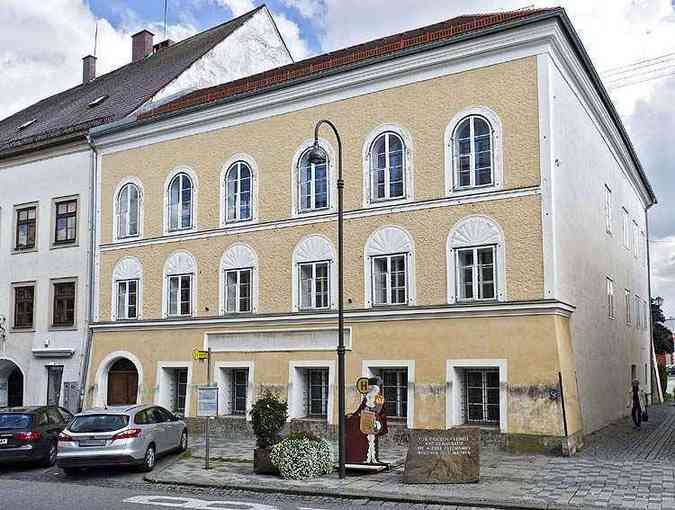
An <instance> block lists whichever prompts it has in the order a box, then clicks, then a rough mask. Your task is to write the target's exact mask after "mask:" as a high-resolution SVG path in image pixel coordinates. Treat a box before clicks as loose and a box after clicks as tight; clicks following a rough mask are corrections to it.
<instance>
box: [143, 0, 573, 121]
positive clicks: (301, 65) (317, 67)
mask: <svg viewBox="0 0 675 510" xmlns="http://www.w3.org/2000/svg"><path fill="white" fill-rule="evenodd" d="M557 10H560V8H545V9H521V10H517V11H506V12H498V13H489V14H473V15H466V16H458V17H456V18H452V19H449V20H447V21H443V22H440V23H436V24H434V25H429V26H426V27H423V28H418V29H415V30H410V31H408V32H402V33H400V34H396V35H391V36H388V37H384V38H381V39H376V40H373V41H369V42H366V43H363V44H359V45H356V46H351V47H349V48H344V49H341V50H337V51H334V52H331V53H326V54H323V55H318V56H316V57H312V58H308V59H305V60H301V61H300V62H295V63H293V64H288V65H285V66H282V67H278V68H275V69H271V70H269V71H265V72H263V73H259V74H255V75H253V76H249V77H246V78H242V79H239V80H236V81H232V82H228V83H224V84H221V85H216V86H214V87H208V88H205V89H201V90H197V91H194V92H192V93H190V94H187V95H185V96H183V97H181V98H179V99H176V100H174V101H171V102H169V103H166V104H163V105H161V106H158V107H157V108H155V109H152V110H148V111H146V112H144V113H142V114H141V115H139V119H147V118H150V117H155V116H158V115H161V114H164V113H169V112H174V111H178V110H182V109H185V108H190V107H194V106H198V105H204V104H208V103H212V102H215V101H219V100H221V99H225V98H230V97H234V96H237V95H240V94H251V93H260V92H263V91H265V90H266V89H270V88H272V87H275V86H278V85H282V84H290V83H292V82H294V81H296V80H299V79H311V78H319V77H320V76H321V75H322V74H324V73H325V72H326V71H336V70H339V69H340V68H343V67H347V66H350V65H354V64H357V63H362V62H364V61H367V60H369V59H375V58H379V57H385V56H392V55H394V54H396V53H398V52H401V51H403V50H406V49H409V48H416V47H423V46H424V45H429V44H432V43H436V42H439V41H443V40H449V39H452V38H455V37H458V36H460V35H465V34H468V33H470V32H475V31H479V30H484V29H487V28H492V27H495V26H497V25H501V24H504V23H507V22H510V21H515V20H519V19H523V18H529V17H533V16H536V15H539V14H544V13H550V12H553V11H557Z"/></svg>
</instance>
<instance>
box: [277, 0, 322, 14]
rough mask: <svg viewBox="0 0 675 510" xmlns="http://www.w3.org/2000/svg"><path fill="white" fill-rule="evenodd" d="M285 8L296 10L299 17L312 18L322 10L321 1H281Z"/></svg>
mask: <svg viewBox="0 0 675 510" xmlns="http://www.w3.org/2000/svg"><path fill="white" fill-rule="evenodd" d="M281 1H282V2H283V4H284V5H285V6H286V7H290V8H291V9H295V10H297V11H298V12H299V13H300V15H301V16H303V17H305V18H312V17H314V16H316V15H318V14H319V13H320V12H321V11H322V10H323V8H324V5H323V2H322V1H321V0H281Z"/></svg>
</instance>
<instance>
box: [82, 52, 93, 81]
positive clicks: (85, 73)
mask: <svg viewBox="0 0 675 510" xmlns="http://www.w3.org/2000/svg"><path fill="white" fill-rule="evenodd" d="M94 78H96V57H95V56H94V55H87V56H86V57H84V58H82V83H89V82H90V81H91V80H93V79H94Z"/></svg>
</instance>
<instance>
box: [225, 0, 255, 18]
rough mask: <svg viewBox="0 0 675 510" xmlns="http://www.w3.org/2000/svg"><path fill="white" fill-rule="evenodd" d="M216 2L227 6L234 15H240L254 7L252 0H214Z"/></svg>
mask: <svg viewBox="0 0 675 510" xmlns="http://www.w3.org/2000/svg"><path fill="white" fill-rule="evenodd" d="M216 3H218V4H220V5H222V6H223V7H227V8H228V9H229V10H230V11H231V12H232V14H233V15H234V16H241V15H242V14H245V13H247V12H248V11H252V10H253V9H255V4H254V3H253V0H216Z"/></svg>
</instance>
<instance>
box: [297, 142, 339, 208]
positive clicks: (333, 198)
mask: <svg viewBox="0 0 675 510" xmlns="http://www.w3.org/2000/svg"><path fill="white" fill-rule="evenodd" d="M313 146H314V139H313V138H311V139H307V140H305V141H304V142H303V143H302V144H301V145H300V147H298V150H297V151H296V152H295V154H294V156H293V159H292V166H291V197H292V200H291V216H292V217H294V218H299V217H303V218H304V217H308V216H320V215H324V214H329V213H334V212H335V211H336V210H337V209H336V207H337V172H336V169H335V161H336V159H335V158H336V156H335V151H334V150H333V148H332V146H331V144H330V143H328V142H327V141H326V140H324V139H322V138H319V147H321V148H322V149H323V150H324V151H325V152H326V155H327V156H328V167H327V172H328V175H327V185H328V207H322V208H320V209H301V208H300V179H299V177H300V162H301V161H302V157H303V156H304V155H305V153H306V152H307V151H309V150H311V149H312V147H313Z"/></svg>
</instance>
